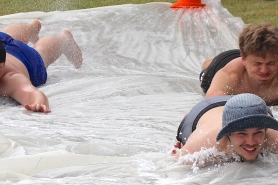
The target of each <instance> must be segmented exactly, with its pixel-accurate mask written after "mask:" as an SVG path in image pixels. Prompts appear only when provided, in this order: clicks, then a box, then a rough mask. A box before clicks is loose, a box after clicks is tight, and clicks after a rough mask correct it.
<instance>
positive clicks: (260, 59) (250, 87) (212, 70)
mask: <svg viewBox="0 0 278 185" xmlns="http://www.w3.org/2000/svg"><path fill="white" fill-rule="evenodd" d="M239 48H240V49H239V50H237V49H235V50H229V51H225V52H223V53H221V54H219V55H218V56H216V57H215V58H214V59H213V60H207V61H205V62H204V64H203V67H202V72H201V74H200V81H201V87H202V88H203V91H204V93H206V98H209V97H212V96H221V95H236V94H240V93H252V94H256V95H258V96H260V97H261V98H263V99H264V100H265V102H266V103H267V105H277V104H278V28H277V27H275V26H273V25H271V24H270V23H260V24H258V25H248V26H246V27H245V28H244V29H243V31H242V32H241V34H240V36H239Z"/></svg>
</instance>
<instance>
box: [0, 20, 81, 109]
mask: <svg viewBox="0 0 278 185" xmlns="http://www.w3.org/2000/svg"><path fill="white" fill-rule="evenodd" d="M40 29H41V23H40V22H39V20H33V21H32V22H30V23H27V24H11V25H8V26H7V27H5V28H4V29H3V32H0V95H1V96H8V97H11V98H13V99H14V100H16V101H17V102H19V103H20V104H22V105H24V107H25V108H26V109H27V110H30V111H35V112H44V113H49V112H51V111H50V109H49V103H48V98H47V97H46V96H45V94H44V93H43V92H41V91H39V90H38V89H37V88H36V87H37V86H40V85H42V84H44V83H45V82H46V80H47V72H46V68H47V67H48V66H49V65H50V64H52V63H53V62H55V61H56V60H57V59H58V58H59V57H60V56H61V55H62V54H64V55H65V56H66V58H67V59H68V61H69V62H70V63H72V64H73V65H74V66H75V67H76V68H80V67H81V65H82V60H83V59H82V53H81V50H80V48H79V46H78V45H77V44H76V42H75V40H74V38H73V36H72V34H71V32H70V31H68V30H62V31H61V33H60V34H58V35H53V36H45V37H43V38H41V39H39V36H38V34H39V31H40ZM29 41H30V42H32V43H33V44H34V47H33V48H32V47H30V46H28V45H27V44H28V43H29Z"/></svg>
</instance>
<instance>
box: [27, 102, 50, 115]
mask: <svg viewBox="0 0 278 185" xmlns="http://www.w3.org/2000/svg"><path fill="white" fill-rule="evenodd" d="M24 107H25V109H27V110H30V111H33V112H44V113H49V112H51V110H50V109H48V108H47V106H46V105H43V104H38V103H37V104H33V105H27V104H25V105H24Z"/></svg>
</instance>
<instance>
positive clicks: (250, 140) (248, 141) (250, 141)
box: [245, 135, 256, 146]
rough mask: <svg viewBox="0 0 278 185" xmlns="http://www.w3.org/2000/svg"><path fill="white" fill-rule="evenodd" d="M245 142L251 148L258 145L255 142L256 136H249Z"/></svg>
mask: <svg viewBox="0 0 278 185" xmlns="http://www.w3.org/2000/svg"><path fill="white" fill-rule="evenodd" d="M245 142H246V144H247V145H250V146H253V145H255V144H256V140H255V138H254V136H252V135H250V136H247V137H246V141H245Z"/></svg>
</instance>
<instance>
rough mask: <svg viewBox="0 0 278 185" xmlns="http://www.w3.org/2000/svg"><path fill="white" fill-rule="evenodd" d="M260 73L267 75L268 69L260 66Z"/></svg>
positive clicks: (265, 66)
mask: <svg viewBox="0 0 278 185" xmlns="http://www.w3.org/2000/svg"><path fill="white" fill-rule="evenodd" d="M260 71H261V73H268V71H269V69H268V67H267V65H262V66H261V69H260Z"/></svg>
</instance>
